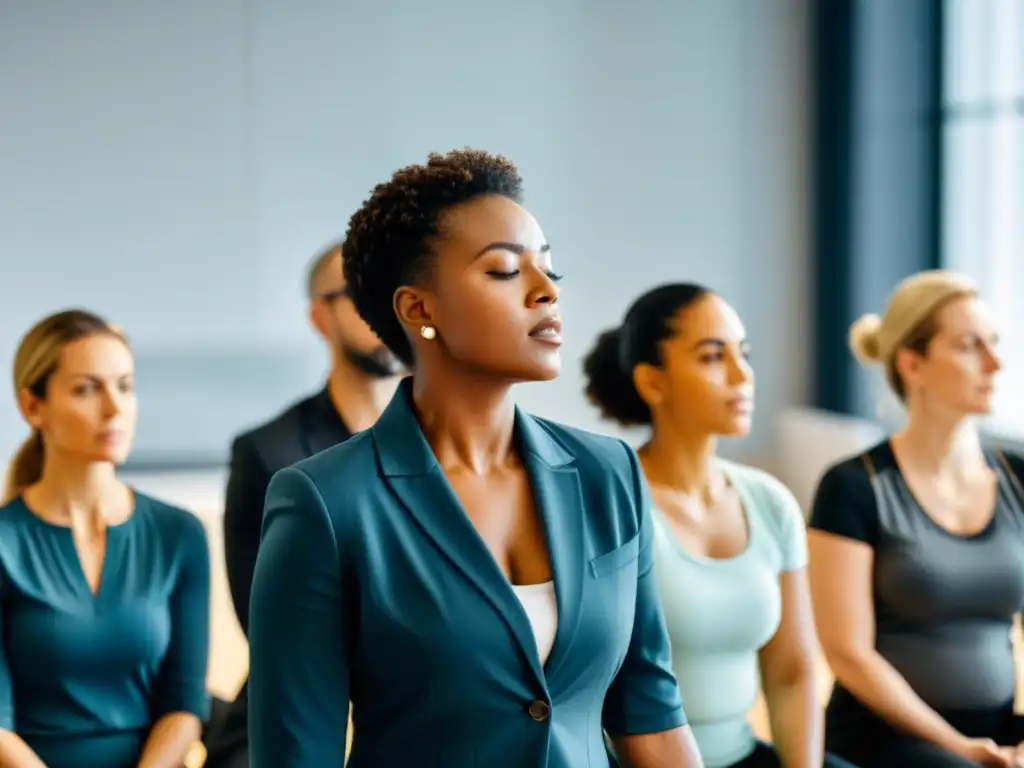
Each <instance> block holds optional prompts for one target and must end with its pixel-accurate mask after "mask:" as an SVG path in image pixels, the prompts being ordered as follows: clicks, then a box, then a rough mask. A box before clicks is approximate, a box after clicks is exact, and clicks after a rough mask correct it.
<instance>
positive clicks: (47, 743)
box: [0, 310, 210, 768]
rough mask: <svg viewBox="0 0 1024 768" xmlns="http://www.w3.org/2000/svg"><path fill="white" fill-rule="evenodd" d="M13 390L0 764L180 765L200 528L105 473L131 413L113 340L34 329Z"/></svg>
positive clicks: (199, 713) (61, 323)
mask: <svg viewBox="0 0 1024 768" xmlns="http://www.w3.org/2000/svg"><path fill="white" fill-rule="evenodd" d="M14 384H15V389H16V394H17V399H18V406H19V410H20V411H21V414H22V416H23V417H24V419H25V421H26V422H27V423H28V426H29V428H30V429H31V431H32V433H31V436H30V437H29V438H28V440H27V441H26V442H25V443H24V445H23V447H22V448H21V449H20V450H19V451H18V453H17V454H16V456H15V458H14V460H13V462H12V464H11V467H10V470H9V474H8V485H7V488H6V493H5V495H4V502H3V504H4V505H3V507H2V508H0V617H2V623H0V631H2V634H3V643H0V764H2V765H9V766H17V767H18V768H157V767H158V766H160V767H163V766H166V767H167V768H172V766H180V765H181V764H182V761H183V760H184V759H185V756H186V754H187V753H188V752H189V750H190V749H191V747H192V746H193V744H194V743H195V742H196V740H197V739H198V738H199V736H200V730H201V721H202V719H203V718H205V717H206V713H207V695H206V671H207V667H206V665H207V656H208V653H209V631H208V630H209V597H210V559H209V551H208V549H207V544H206V534H205V532H204V530H203V526H202V524H201V523H200V522H199V520H197V519H196V518H195V517H193V516H192V515H191V514H190V513H188V512H185V511H183V510H181V509H178V508H176V507H172V506H170V505H168V504H165V503H163V502H161V501H158V500H157V499H155V498H152V497H150V496H147V495H145V494H142V493H138V492H136V491H135V490H134V489H133V488H131V487H130V486H127V485H125V484H124V483H122V482H120V481H119V480H118V479H117V478H116V477H115V474H114V472H115V467H116V466H117V465H118V464H120V463H122V462H123V461H124V460H125V458H126V457H127V456H128V453H129V451H130V449H131V444H132V437H133V434H134V432H135V422H136V416H137V410H138V404H137V402H136V398H135V390H134V365H133V361H132V354H131V352H130V351H129V349H128V345H127V342H126V340H125V337H124V335H123V334H122V333H121V331H119V330H118V329H116V328H114V327H112V326H111V325H109V324H108V323H106V322H105V321H104V320H102V319H101V318H99V317H97V316H96V315H93V314H91V313H89V312H85V311H82V310H68V311H64V312H60V313H58V314H55V315H52V316H50V317H47V318H44V319H43V320H41V321H39V323H38V324H37V325H35V326H34V327H33V328H32V329H31V330H30V331H29V332H28V333H27V334H26V335H25V336H24V338H23V339H22V341H21V344H20V345H19V346H18V350H17V353H16V355H15V358H14Z"/></svg>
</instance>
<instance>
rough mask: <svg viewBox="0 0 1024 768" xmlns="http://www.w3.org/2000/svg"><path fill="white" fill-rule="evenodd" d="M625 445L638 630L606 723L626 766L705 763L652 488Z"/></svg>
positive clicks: (669, 767) (685, 767) (608, 700)
mask: <svg viewBox="0 0 1024 768" xmlns="http://www.w3.org/2000/svg"><path fill="white" fill-rule="evenodd" d="M623 447H624V448H625V449H626V453H627V455H628V456H629V460H630V463H631V465H632V472H633V483H634V498H635V500H636V513H637V518H638V519H639V521H640V532H639V536H640V542H639V544H640V556H639V562H638V566H637V585H636V614H635V617H634V619H633V634H632V636H631V638H630V643H629V648H628V649H627V651H626V658H625V660H624V661H623V663H622V667H621V668H620V669H619V673H618V674H617V675H616V676H615V680H613V681H612V684H611V687H610V688H609V689H608V693H607V695H606V697H605V703H604V711H603V716H602V717H603V720H604V728H605V731H606V732H607V733H608V736H609V738H610V740H611V742H612V747H613V748H614V751H615V756H616V758H617V759H618V761H619V763H620V765H621V766H622V768H702V766H703V765H704V763H703V761H702V760H701V757H700V752H699V750H698V749H697V742H696V741H695V739H694V738H693V733H692V732H691V730H690V727H689V726H688V725H687V723H686V714H685V712H684V711H683V701H682V696H681V695H680V693H679V686H678V685H677V683H676V678H675V675H674V674H673V672H672V654H671V650H670V646H669V638H668V630H667V628H666V627H665V618H664V616H663V615H662V611H661V599H660V597H659V595H658V589H657V584H656V583H655V580H654V552H653V547H652V540H653V528H652V527H653V520H652V519H651V497H650V491H649V490H648V488H647V482H646V481H645V480H644V478H643V473H642V471H641V470H640V462H639V460H638V459H637V457H636V454H635V453H634V452H633V450H632V449H631V448H629V447H628V446H626V445H625V443H623Z"/></svg>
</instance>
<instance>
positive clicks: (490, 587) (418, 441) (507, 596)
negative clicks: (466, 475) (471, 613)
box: [372, 379, 544, 681]
mask: <svg viewBox="0 0 1024 768" xmlns="http://www.w3.org/2000/svg"><path fill="white" fill-rule="evenodd" d="M410 384H411V379H406V380H405V381H404V382H402V384H401V385H400V386H399V389H398V392H397V393H396V394H395V397H394V399H393V400H392V401H391V403H390V404H389V405H388V407H387V408H386V409H385V411H384V413H383V414H381V417H380V418H379V419H378V420H377V423H376V424H375V425H374V426H373V427H372V431H373V440H374V446H375V448H376V451H377V457H378V460H379V461H380V466H381V469H382V472H383V475H384V479H385V481H386V482H387V484H388V485H389V487H390V488H391V490H392V491H393V492H394V494H395V496H397V497H398V499H399V501H401V503H402V505H403V506H404V507H405V508H406V510H407V511H408V512H409V514H410V515H411V516H412V518H413V519H414V520H415V521H416V523H417V524H418V525H419V527H420V528H421V529H422V530H423V531H424V533H426V535H427V536H428V537H430V539H431V540H432V541H433V543H434V545H435V546H436V547H437V548H438V549H439V550H440V551H441V552H442V553H443V554H444V555H445V556H446V557H447V558H448V559H449V560H450V561H451V562H452V563H453V564H454V565H455V567H456V568H458V569H459V570H460V571H461V572H462V573H463V575H464V576H465V577H466V578H467V579H468V580H469V581H470V582H471V583H472V584H473V586H474V587H476V588H477V589H478V590H479V591H480V592H481V593H482V594H483V596H484V597H485V598H486V599H487V600H488V601H489V602H490V603H491V604H492V605H493V606H494V608H495V610H496V611H497V612H498V614H499V615H500V616H501V617H502V619H503V620H504V621H505V623H506V624H507V625H508V628H509V630H510V631H511V633H512V635H513V637H514V638H515V640H516V642H517V643H518V645H519V646H520V649H521V650H522V653H523V655H524V657H525V658H526V660H527V661H528V663H529V664H530V666H531V668H532V669H533V671H534V673H535V674H536V676H537V679H538V680H540V681H543V680H544V673H543V670H542V669H541V666H540V661H539V659H538V657H537V651H536V641H535V640H534V638H533V629H532V628H531V627H530V623H529V619H528V618H527V617H526V613H525V612H524V611H523V609H522V606H521V604H520V603H519V601H518V599H517V598H516V596H515V593H514V592H513V591H512V587H511V585H510V584H509V582H508V579H507V578H505V574H504V573H502V571H501V569H500V568H499V567H498V564H497V562H496V561H495V559H494V557H493V556H492V555H491V553H490V551H489V550H488V549H487V545H486V544H485V543H484V541H483V539H481V538H480V535H479V534H478V533H477V531H476V528H474V527H473V524H472V523H471V522H470V521H469V518H468V517H467V516H466V513H465V511H464V510H463V508H462V504H461V503H460V501H459V499H458V497H457V496H456V495H455V492H454V491H453V490H452V487H451V485H450V484H449V483H448V479H447V478H446V477H445V475H444V472H443V471H442V469H441V466H440V465H439V464H438V463H437V459H436V457H435V456H434V453H433V451H432V450H431V448H430V446H429V445H428V444H427V441H426V438H424V436H423V431H422V430H421V429H420V425H419V421H418V420H417V418H416V415H415V413H414V411H413V409H412V391H411V386H410Z"/></svg>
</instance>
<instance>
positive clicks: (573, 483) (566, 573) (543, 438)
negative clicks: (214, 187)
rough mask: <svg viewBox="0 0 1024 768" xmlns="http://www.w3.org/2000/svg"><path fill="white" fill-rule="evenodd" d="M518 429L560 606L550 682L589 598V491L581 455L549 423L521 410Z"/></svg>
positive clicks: (550, 658)
mask: <svg viewBox="0 0 1024 768" xmlns="http://www.w3.org/2000/svg"><path fill="white" fill-rule="evenodd" d="M516 427H517V434H518V437H519V440H520V445H521V449H522V453H523V457H524V461H525V462H526V469H527V472H528V473H529V476H530V483H531V485H532V486H533V494H534V499H535V502H536V504H537V507H538V508H539V511H540V515H541V518H542V520H543V523H544V529H545V532H546V534H547V544H548V551H549V554H550V557H551V570H552V572H553V573H554V578H555V599H556V601H557V603H558V628H557V631H556V633H555V644H554V647H553V648H552V649H551V654H550V655H549V656H548V661H547V664H546V665H545V674H546V676H547V679H548V681H550V680H551V679H553V677H554V675H555V673H556V672H557V671H558V667H559V665H560V664H561V663H562V661H563V660H564V659H565V657H566V652H567V651H568V649H569V647H570V646H571V645H572V641H573V638H574V637H575V635H576V629H577V627H578V626H579V621H580V609H581V603H582V597H583V577H584V574H585V568H584V565H585V564H584V562H583V560H584V558H583V534H584V530H583V525H584V507H583V493H582V491H581V490H580V479H579V474H578V473H577V471H576V466H575V465H574V463H573V462H574V459H575V457H574V456H573V455H572V454H571V453H569V451H568V450H567V449H566V448H565V447H564V446H562V445H561V444H559V443H558V442H556V441H555V439H554V438H553V437H552V436H551V435H550V434H549V433H548V432H547V430H545V429H544V427H543V425H542V424H541V423H540V422H539V421H537V419H535V418H534V417H532V416H530V415H529V414H526V413H523V412H522V411H520V410H519V409H516Z"/></svg>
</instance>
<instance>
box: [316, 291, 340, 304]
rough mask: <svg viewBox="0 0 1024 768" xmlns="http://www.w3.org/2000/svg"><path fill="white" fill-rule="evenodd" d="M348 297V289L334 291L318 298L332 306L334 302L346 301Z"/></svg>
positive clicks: (322, 294)
mask: <svg viewBox="0 0 1024 768" xmlns="http://www.w3.org/2000/svg"><path fill="white" fill-rule="evenodd" d="M346 296H348V288H337V289H335V290H333V291H327V292H326V293H321V294H320V295H319V296H317V298H318V299H320V301H326V302H327V303H328V304H330V303H331V302H332V301H337V300H338V299H344V298H345V297H346Z"/></svg>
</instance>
